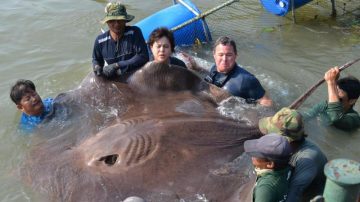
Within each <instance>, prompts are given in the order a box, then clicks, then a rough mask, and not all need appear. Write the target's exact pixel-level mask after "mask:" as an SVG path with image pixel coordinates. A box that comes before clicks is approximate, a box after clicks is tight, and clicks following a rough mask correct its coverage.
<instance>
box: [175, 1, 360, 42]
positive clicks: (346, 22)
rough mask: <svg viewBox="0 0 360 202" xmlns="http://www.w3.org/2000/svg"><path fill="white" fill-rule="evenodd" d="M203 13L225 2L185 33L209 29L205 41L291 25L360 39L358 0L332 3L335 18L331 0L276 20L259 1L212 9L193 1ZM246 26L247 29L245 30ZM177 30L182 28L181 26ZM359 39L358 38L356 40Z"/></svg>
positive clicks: (189, 34) (315, 3) (289, 13)
mask: <svg viewBox="0 0 360 202" xmlns="http://www.w3.org/2000/svg"><path fill="white" fill-rule="evenodd" d="M193 2H194V4H195V5H197V6H198V7H199V8H200V10H201V11H202V12H203V13H206V12H209V11H211V9H212V8H214V7H216V6H215V5H217V6H219V5H222V4H225V3H228V4H226V5H224V6H222V7H221V8H219V9H218V10H213V11H211V12H209V13H208V14H207V15H206V16H205V17H203V19H205V21H206V24H205V23H203V22H200V21H201V20H202V18H200V19H197V20H194V21H195V22H198V23H201V26H197V27H194V28H192V29H190V31H187V32H186V33H185V34H186V35H188V36H189V37H190V36H193V35H195V34H199V32H203V31H204V30H205V29H209V30H210V33H211V37H210V36H209V37H208V38H207V39H208V41H211V40H212V39H216V38H218V37H219V36H223V35H226V36H230V37H232V38H239V36H246V35H251V34H254V33H256V32H258V31H259V30H261V31H262V32H272V31H274V30H275V29H277V28H279V27H281V26H284V25H287V24H293V23H294V17H295V20H296V21H295V22H296V23H297V24H304V23H309V22H310V23H316V22H318V23H327V24H329V26H331V27H333V28H334V29H338V30H339V31H343V32H349V33H351V34H354V35H355V36H356V35H358V38H360V35H359V34H360V1H359V0H335V8H336V12H337V17H336V18H333V17H331V14H332V3H331V0H314V1H311V2H309V3H308V4H306V5H304V6H302V7H300V8H298V9H296V10H295V11H294V14H292V12H291V11H290V12H288V14H287V15H285V16H284V17H279V16H276V15H273V14H271V13H269V12H267V11H266V10H265V9H264V8H263V7H262V5H261V3H260V1H258V0H244V1H241V0H240V1H232V2H231V3H229V1H226V0H218V1H212V3H213V4H214V7H212V8H209V2H206V3H205V4H206V5H207V7H206V6H202V4H204V2H203V1H201V0H193ZM244 27H246V29H244ZM176 29H177V30H181V29H183V28H182V27H181V26H178V27H177V28H176ZM359 40H360V39H359ZM199 41H200V40H198V41H196V40H195V41H194V44H199Z"/></svg>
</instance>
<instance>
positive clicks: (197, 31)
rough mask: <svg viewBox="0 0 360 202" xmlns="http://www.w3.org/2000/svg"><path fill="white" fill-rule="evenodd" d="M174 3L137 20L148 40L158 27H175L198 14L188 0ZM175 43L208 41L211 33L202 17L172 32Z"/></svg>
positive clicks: (196, 9)
mask: <svg viewBox="0 0 360 202" xmlns="http://www.w3.org/2000/svg"><path fill="white" fill-rule="evenodd" d="M174 3H175V4H174V5H172V6H170V7H167V8H165V9H163V10H160V11H158V12H156V13H155V14H153V15H151V16H149V17H147V18H145V19H143V20H141V21H139V22H138V23H136V24H135V26H138V27H139V28H140V29H141V31H142V33H143V36H144V38H145V40H146V41H148V39H149V36H150V33H151V32H152V31H153V30H154V29H156V28H158V27H167V28H168V29H170V30H171V29H172V28H175V27H177V26H179V25H181V24H182V23H184V22H187V21H189V20H191V19H193V18H195V17H196V16H198V15H200V13H201V12H200V10H199V9H198V8H197V7H196V6H195V4H193V3H192V2H191V1H190V0H178V1H177V2H175V1H174ZM173 33H174V38H175V45H177V46H187V45H193V44H194V43H195V42H196V41H200V42H209V41H211V34H210V31H209V28H208V25H207V24H206V22H205V20H204V19H199V20H196V21H194V22H192V23H190V24H188V25H186V26H184V27H182V28H180V29H177V30H175V31H174V32H173Z"/></svg>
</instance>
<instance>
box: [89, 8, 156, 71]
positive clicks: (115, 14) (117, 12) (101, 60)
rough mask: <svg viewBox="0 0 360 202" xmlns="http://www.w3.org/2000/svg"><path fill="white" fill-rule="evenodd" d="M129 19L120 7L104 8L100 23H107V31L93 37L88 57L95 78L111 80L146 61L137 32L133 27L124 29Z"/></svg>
mask: <svg viewBox="0 0 360 202" xmlns="http://www.w3.org/2000/svg"><path fill="white" fill-rule="evenodd" d="M133 19H134V16H132V15H129V14H127V12H126V8H125V6H124V5H123V4H121V3H118V2H117V3H108V4H107V5H106V7H105V18H104V19H103V20H102V23H104V24H105V23H107V25H108V27H109V31H106V32H105V33H103V34H100V35H99V36H98V37H97V38H96V40H95V43H94V49H93V55H92V65H93V70H94V73H95V74H96V75H98V76H100V75H103V76H105V77H106V78H114V77H117V76H121V75H124V74H125V73H132V72H134V71H135V70H137V69H138V68H140V67H142V66H143V65H144V64H145V63H146V62H148V61H149V55H148V49H147V46H146V43H145V39H144V37H143V35H142V32H141V30H140V29H139V28H138V27H136V26H126V23H127V22H130V21H131V20H133Z"/></svg>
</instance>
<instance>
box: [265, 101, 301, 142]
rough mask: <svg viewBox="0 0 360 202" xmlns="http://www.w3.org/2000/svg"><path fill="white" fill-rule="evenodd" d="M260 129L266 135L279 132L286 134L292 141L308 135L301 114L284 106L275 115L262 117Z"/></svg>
mask: <svg viewBox="0 0 360 202" xmlns="http://www.w3.org/2000/svg"><path fill="white" fill-rule="evenodd" d="M259 129H260V131H261V132H262V133H263V134H265V135H266V134H268V133H277V134H279V135H282V136H285V137H286V138H287V139H288V140H289V141H290V142H292V141H298V140H302V139H303V138H304V137H306V134H305V131H304V125H303V120H302V116H301V114H300V113H299V112H297V111H296V110H293V109H289V108H287V107H284V108H282V109H281V110H280V111H278V112H277V113H276V114H275V115H274V116H271V117H265V118H262V119H260V120H259Z"/></svg>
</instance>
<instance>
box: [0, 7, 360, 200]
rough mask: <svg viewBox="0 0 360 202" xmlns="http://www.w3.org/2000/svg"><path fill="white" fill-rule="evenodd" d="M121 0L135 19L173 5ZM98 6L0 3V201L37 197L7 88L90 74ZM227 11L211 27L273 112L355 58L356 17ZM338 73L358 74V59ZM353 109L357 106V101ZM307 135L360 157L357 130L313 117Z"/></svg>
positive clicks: (319, 96)
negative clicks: (26, 179)
mask: <svg viewBox="0 0 360 202" xmlns="http://www.w3.org/2000/svg"><path fill="white" fill-rule="evenodd" d="M123 2H124V3H125V4H127V6H128V12H129V13H130V14H132V15H135V16H136V19H135V21H134V22H136V21H138V20H140V19H142V18H144V17H146V16H148V15H151V14H152V13H154V12H155V11H157V10H160V9H162V8H164V7H166V6H169V5H172V1H170V0H148V1H140V0H125V1H123ZM194 2H195V3H196V4H197V5H198V7H199V8H200V9H201V10H202V11H205V10H208V9H210V8H212V7H214V6H215V5H217V4H219V1H210V0H201V1H200V0H197V1H194ZM105 4H106V2H105V1H92V0H79V1H70V0H61V1H60V0H12V1H3V2H2V3H1V7H0V19H1V21H0V25H1V26H0V64H1V68H0V92H1V94H0V114H1V115H0V120H1V121H0V138H1V141H0V182H1V183H0V201H6V202H9V201H39V200H40V199H39V198H38V197H37V196H36V194H34V193H32V191H31V190H30V189H29V188H28V187H26V186H24V185H23V184H22V182H21V180H20V179H19V177H18V168H19V166H20V165H21V162H22V161H23V159H24V156H25V154H26V152H27V151H28V149H29V144H30V141H31V137H28V136H21V135H19V134H17V133H16V127H17V123H18V120H19V117H20V113H19V112H18V111H17V109H16V106H15V105H14V104H13V103H12V102H11V100H10V98H9V90H10V87H11V85H12V84H13V83H15V81H16V80H17V79H20V78H23V79H30V80H33V81H34V82H35V85H36V86H37V90H38V92H39V94H40V95H41V96H42V97H43V98H45V97H49V96H50V97H55V96H56V95H57V94H59V93H61V92H65V91H68V90H71V89H73V88H75V87H76V86H77V85H78V84H79V83H80V82H81V80H82V79H83V78H84V77H85V75H86V74H87V73H89V72H90V71H91V54H92V46H93V42H94V39H95V37H96V36H97V35H98V34H99V32H100V28H101V27H103V26H102V25H101V24H100V23H99V21H100V20H101V19H102V17H103V12H104V5H105ZM313 12H314V13H316V17H314V16H315V14H314V13H313ZM359 13H360V12H359ZM227 14H228V16H229V19H228V20H223V19H221V20H219V19H217V18H212V20H213V23H214V24H215V25H216V24H217V25H218V26H217V27H215V28H214V29H215V30H216V31H217V33H220V32H221V33H226V34H228V35H230V36H233V38H234V39H235V41H236V42H237V45H238V52H239V57H238V60H237V62H238V63H239V64H241V65H243V66H244V67H245V68H246V69H247V70H248V71H250V72H252V73H253V74H255V75H256V76H257V77H258V78H259V80H260V81H261V83H262V84H263V86H264V87H265V88H266V89H267V90H268V91H269V92H270V95H271V97H272V98H273V100H274V102H275V103H276V104H275V107H276V108H277V109H280V108H281V107H283V106H288V105H289V104H290V103H292V101H294V100H295V99H296V98H297V97H298V96H299V95H301V94H302V93H303V92H304V91H305V90H306V89H307V88H308V87H310V86H311V85H313V84H315V83H316V82H317V81H318V80H319V79H320V78H322V77H323V74H324V72H325V71H326V70H327V69H328V68H329V67H331V66H335V65H342V64H344V63H346V62H347V61H349V60H353V59H355V58H358V57H360V32H359V27H357V26H360V25H359V22H360V19H359V17H357V18H356V17H354V16H352V18H350V19H348V18H345V17H343V16H340V17H339V18H337V19H336V20H334V19H330V17H329V14H330V10H329V9H325V8H322V9H321V8H319V7H315V6H314V7H310V8H307V10H306V12H305V11H304V13H302V10H301V9H300V10H298V11H297V20H298V21H297V24H294V23H292V20H291V19H290V18H289V16H287V17H277V16H273V15H272V14H269V13H267V12H266V11H264V9H263V8H262V7H261V5H260V3H259V2H258V1H255V0H246V1H241V2H240V6H238V10H236V12H232V13H230V14H229V13H227ZM209 18H210V17H209ZM217 20H218V21H221V22H217ZM230 22H231V23H230ZM354 22H357V24H354ZM227 23H228V24H227ZM351 23H353V24H351ZM230 24H231V26H230ZM349 24H350V25H349ZM354 27H355V28H356V27H357V30H356V29H354ZM216 36H217V34H216V33H215V34H214V37H216ZM210 47H211V46H210V45H203V46H201V47H188V48H183V50H185V51H187V52H188V53H190V54H191V55H193V56H195V57H196V58H197V60H198V61H199V62H200V63H201V64H202V65H203V66H205V67H207V68H209V66H210V65H211V64H212V62H213V58H212V53H211V48H210ZM342 74H343V75H349V74H351V75H354V76H356V77H358V78H360V63H357V64H355V65H353V66H352V67H349V68H348V69H347V70H345V71H344V72H343V73H342ZM326 98H327V90H326V87H325V86H321V87H320V88H319V89H317V90H316V91H315V92H314V94H313V95H312V96H310V97H309V98H308V100H307V101H306V102H305V103H304V104H303V106H302V107H304V108H308V107H311V106H312V105H314V104H316V103H317V102H319V101H321V100H324V99H326ZM226 107H227V109H226V111H228V112H230V113H228V115H229V116H232V115H234V114H236V112H237V106H236V103H235V104H233V105H227V106H226ZM355 109H356V110H357V111H360V104H359V103H357V104H356V106H355ZM235 117H236V116H235ZM307 133H308V134H309V138H310V139H312V140H313V141H314V142H316V143H317V144H318V145H319V146H320V147H321V148H322V149H323V150H324V151H325V153H326V154H327V156H328V158H329V159H334V158H350V159H354V160H357V161H359V160H360V147H359V146H358V145H359V143H360V130H357V131H355V132H352V133H345V132H342V131H339V130H336V129H334V128H331V127H324V126H321V125H320V124H319V123H318V122H316V121H314V122H312V123H310V124H309V125H308V126H307Z"/></svg>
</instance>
